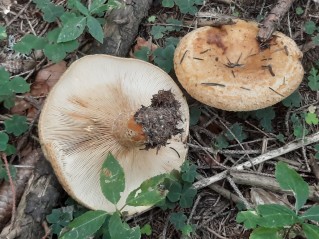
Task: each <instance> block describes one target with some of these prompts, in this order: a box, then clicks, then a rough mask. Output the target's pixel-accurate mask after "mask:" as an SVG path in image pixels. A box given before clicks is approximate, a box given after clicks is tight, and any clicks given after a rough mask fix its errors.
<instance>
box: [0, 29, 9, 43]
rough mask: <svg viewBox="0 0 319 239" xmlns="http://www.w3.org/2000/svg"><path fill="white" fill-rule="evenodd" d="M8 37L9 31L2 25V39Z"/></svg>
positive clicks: (0, 35)
mask: <svg viewBox="0 0 319 239" xmlns="http://www.w3.org/2000/svg"><path fill="white" fill-rule="evenodd" d="M6 38H7V32H6V27H5V26H0V41H1V40H4V39H6Z"/></svg>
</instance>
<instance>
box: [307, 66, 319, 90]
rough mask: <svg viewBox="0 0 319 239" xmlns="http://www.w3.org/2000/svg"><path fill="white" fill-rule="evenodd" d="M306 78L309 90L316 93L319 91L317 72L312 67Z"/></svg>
mask: <svg viewBox="0 0 319 239" xmlns="http://www.w3.org/2000/svg"><path fill="white" fill-rule="evenodd" d="M309 74H310V75H309V76H308V81H309V82H308V86H309V87H310V89H311V90H313V91H317V90H319V75H318V70H317V69H316V68H314V67H312V68H311V70H310V72H309Z"/></svg>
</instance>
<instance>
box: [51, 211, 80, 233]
mask: <svg viewBox="0 0 319 239" xmlns="http://www.w3.org/2000/svg"><path fill="white" fill-rule="evenodd" d="M73 211H74V207H73V206H67V207H62V208H58V209H53V210H52V212H51V214H49V215H47V216H46V220H47V221H48V222H49V223H50V224H52V225H51V231H52V233H54V234H57V235H59V234H60V232H61V230H62V229H63V228H64V227H65V226H67V225H68V224H69V223H70V221H71V220H72V219H73Z"/></svg>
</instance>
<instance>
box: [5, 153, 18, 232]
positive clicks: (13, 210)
mask: <svg viewBox="0 0 319 239" xmlns="http://www.w3.org/2000/svg"><path fill="white" fill-rule="evenodd" d="M1 156H2V159H3V161H4V165H5V168H6V172H7V175H8V178H9V183H10V187H11V191H12V210H11V212H12V213H11V222H10V228H13V224H14V221H15V215H16V190H15V186H14V183H13V180H12V175H11V172H10V168H9V162H8V159H7V155H6V154H4V153H3V154H2V155H1Z"/></svg>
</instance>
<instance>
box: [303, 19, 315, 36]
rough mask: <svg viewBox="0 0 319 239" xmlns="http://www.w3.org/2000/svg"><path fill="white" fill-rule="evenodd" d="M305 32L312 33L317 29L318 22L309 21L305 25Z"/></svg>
mask: <svg viewBox="0 0 319 239" xmlns="http://www.w3.org/2000/svg"><path fill="white" fill-rule="evenodd" d="M304 29H305V33H307V34H309V35H312V34H313V33H314V32H315V30H316V24H315V23H314V22H313V21H307V22H306V23H305V26H304Z"/></svg>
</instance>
